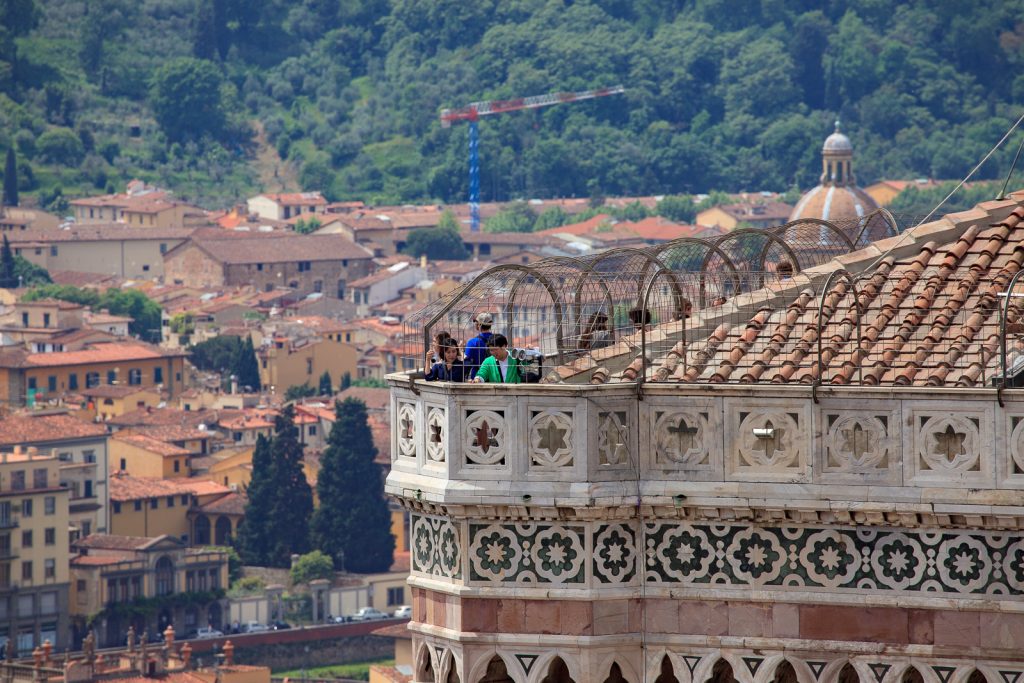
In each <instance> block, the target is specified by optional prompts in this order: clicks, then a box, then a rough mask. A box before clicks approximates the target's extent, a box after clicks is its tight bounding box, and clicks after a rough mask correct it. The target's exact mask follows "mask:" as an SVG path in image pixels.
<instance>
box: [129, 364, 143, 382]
mask: <svg viewBox="0 0 1024 683" xmlns="http://www.w3.org/2000/svg"><path fill="white" fill-rule="evenodd" d="M128 384H131V385H132V386H138V385H140V384H142V370H139V369H138V368H132V369H131V370H129V371H128Z"/></svg>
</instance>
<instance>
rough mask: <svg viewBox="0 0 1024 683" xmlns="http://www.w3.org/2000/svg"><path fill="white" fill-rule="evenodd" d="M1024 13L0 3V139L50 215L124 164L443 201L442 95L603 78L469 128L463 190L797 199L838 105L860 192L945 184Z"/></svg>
mask: <svg viewBox="0 0 1024 683" xmlns="http://www.w3.org/2000/svg"><path fill="white" fill-rule="evenodd" d="M822 8H823V9H822ZM1021 16H1024V0H976V1H972V2H968V1H967V0H950V1H947V2H941V3H927V2H923V1H921V0H916V1H912V2H897V1H896V0H861V1H859V2H852V0H830V1H829V2H825V3H818V2H810V1H809V0H689V1H678V0H477V1H476V2H464V1H463V0H265V1H264V2H258V3H253V2H245V1H244V0H137V1H135V2H132V1H129V0H47V1H46V2H42V1H41V0H36V1H35V2H33V0H0V27H2V28H0V153H5V154H6V149H7V148H10V147H13V148H14V149H15V150H16V152H17V164H18V176H19V188H18V189H19V191H20V192H19V194H20V196H21V198H22V199H23V200H24V198H25V197H26V195H29V196H33V195H34V196H36V197H38V198H39V199H40V201H41V202H42V203H43V204H44V205H49V206H51V207H53V208H60V207H61V205H62V202H63V201H64V197H68V196H74V195H83V194H90V193H96V192H103V191H107V190H108V189H112V188H117V189H120V188H121V187H122V186H123V183H124V181H126V180H127V179H129V178H132V177H141V178H144V179H146V180H150V181H152V182H156V183H158V184H160V185H163V186H166V187H170V188H172V189H174V190H176V191H177V192H178V193H179V194H180V195H181V196H183V197H186V198H188V199H191V200H193V201H197V202H200V203H204V204H207V205H224V204H227V203H229V202H231V201H234V200H237V199H238V198H241V197H244V196H245V195H247V194H249V193H252V192H254V191H258V190H263V189H267V190H271V191H273V190H277V189H280V188H278V187H264V185H272V184H274V182H277V181H280V182H281V183H282V185H286V184H289V182H288V180H289V179H291V184H292V185H295V184H298V185H301V187H302V188H303V189H321V190H323V191H324V192H325V194H327V195H328V196H329V197H330V198H331V199H345V198H359V199H363V200H366V201H376V202H396V201H410V202H412V201H427V200H442V201H464V199H465V196H466V189H467V188H466V165H467V164H466V149H467V130H466V127H465V126H455V127H453V128H451V129H442V128H441V127H440V125H439V122H438V112H439V111H440V109H442V108H444V107H454V106H459V105H464V104H467V103H469V102H472V101H477V100H482V99H491V98H509V97H515V96H522V95H532V94H541V93H545V92H550V91H557V90H576V89H583V88H591V87H599V86H603V85H613V84H617V83H622V84H625V85H626V86H627V93H626V94H625V95H622V96H616V97H612V98H606V99H602V100H595V101H590V102H583V103H577V104H572V105H565V106H560V107H552V108H549V109H545V110H539V111H534V112H524V113H517V114H511V115H505V116H500V117H494V118H489V119H487V120H485V121H484V122H482V123H481V157H482V160H483V161H482V194H483V198H484V199H485V200H505V199H509V198H516V197H554V196H604V195H637V194H677V193H691V192H703V191H708V190H711V189H720V190H740V189H769V190H779V191H782V190H787V189H790V188H792V187H793V186H794V185H797V186H799V187H801V188H806V187H808V186H811V185H813V184H815V182H816V179H817V174H818V172H819V168H820V167H819V165H818V161H817V159H818V153H819V150H820V145H821V141H822V139H823V138H824V136H825V135H827V134H828V133H829V132H830V131H831V128H832V122H833V121H834V120H835V119H836V118H837V117H838V118H840V119H841V120H842V121H843V126H844V131H845V132H847V133H848V134H849V135H850V137H851V138H852V139H853V140H854V143H855V145H856V152H857V169H856V170H857V173H858V176H859V179H860V181H861V184H867V183H869V182H872V181H874V180H877V179H880V178H907V177H935V178H959V177H962V176H963V175H964V174H965V173H966V171H967V170H969V169H970V168H971V167H972V166H973V165H974V163H975V162H976V161H977V160H978V159H980V158H981V156H982V155H983V154H984V153H985V152H986V151H987V150H988V149H989V148H990V147H991V145H992V144H993V143H994V142H995V141H997V140H998V139H999V138H1000V136H1001V135H1002V134H1003V132H1004V131H1005V130H1006V129H1007V128H1008V127H1009V125H1010V124H1011V123H1012V122H1013V121H1014V120H1015V119H1016V118H1017V117H1018V116H1019V115H1020V111H1019V109H1020V104H1021V102H1022V100H1024V75H1021V74H1022V73H1024V70H1022V68H1021V67H1022V66H1024V23H1022V22H1020V20H1019V18H1020V17H1021ZM274 151H276V153H277V155H279V156H280V159H278V157H277V155H275V154H274V153H273V152H274ZM1012 156H1013V150H1012V149H1007V150H1004V151H1002V152H1001V153H1000V154H998V155H996V157H994V158H993V159H992V161H990V162H989V164H987V165H986V166H985V167H984V168H983V169H982V171H981V174H980V176H979V177H981V178H996V177H1000V176H1001V175H1002V174H1005V172H1006V170H1007V169H1008V167H1009V164H1010V161H1011V159H1012ZM267 178H273V180H272V181H267V180H266V179H267Z"/></svg>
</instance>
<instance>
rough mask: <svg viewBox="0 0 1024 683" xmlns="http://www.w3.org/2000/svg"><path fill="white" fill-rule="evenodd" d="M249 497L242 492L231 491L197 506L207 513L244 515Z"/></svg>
mask: <svg viewBox="0 0 1024 683" xmlns="http://www.w3.org/2000/svg"><path fill="white" fill-rule="evenodd" d="M248 502H249V499H248V498H246V497H245V495H244V494H242V493H237V492H234V491H233V492H231V493H228V494H227V495H224V496H221V497H220V498H218V499H217V500H214V501H211V502H209V503H207V504H206V505H203V506H201V507H200V508H199V511H200V512H203V513H205V514H208V515H244V514H245V506H246V504H247V503H248Z"/></svg>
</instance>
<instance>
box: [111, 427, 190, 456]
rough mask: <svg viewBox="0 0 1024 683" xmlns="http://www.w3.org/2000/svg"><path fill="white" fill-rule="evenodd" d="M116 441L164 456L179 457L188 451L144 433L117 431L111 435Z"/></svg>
mask: <svg viewBox="0 0 1024 683" xmlns="http://www.w3.org/2000/svg"><path fill="white" fill-rule="evenodd" d="M112 438H113V439H115V440H117V441H123V442H124V443H127V444H131V445H132V446H135V447H137V448H142V449H145V450H147V451H149V452H150V453H156V454H157V455H162V456H163V457H165V458H173V457H181V456H184V455H188V454H189V451H187V450H185V449H184V448H180V447H178V446H175V445H174V444H172V443H167V442H166V441H161V440H159V439H154V438H153V437H151V436H147V435H145V434H131V433H128V432H118V433H117V434H114V436H113V437H112Z"/></svg>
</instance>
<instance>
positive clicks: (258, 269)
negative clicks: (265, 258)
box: [256, 263, 263, 271]
mask: <svg viewBox="0 0 1024 683" xmlns="http://www.w3.org/2000/svg"><path fill="white" fill-rule="evenodd" d="M256 270H257V271H262V270H263V264H262V263H257V264H256Z"/></svg>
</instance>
